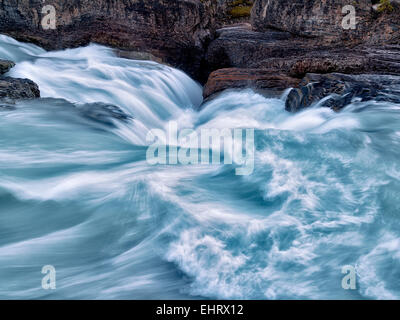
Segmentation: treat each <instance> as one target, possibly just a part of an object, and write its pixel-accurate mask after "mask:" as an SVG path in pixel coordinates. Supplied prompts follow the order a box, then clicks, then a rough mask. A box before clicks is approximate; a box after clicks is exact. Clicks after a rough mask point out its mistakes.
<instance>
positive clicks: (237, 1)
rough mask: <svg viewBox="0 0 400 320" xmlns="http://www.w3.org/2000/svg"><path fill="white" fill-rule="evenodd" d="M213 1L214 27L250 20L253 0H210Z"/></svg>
mask: <svg viewBox="0 0 400 320" xmlns="http://www.w3.org/2000/svg"><path fill="white" fill-rule="evenodd" d="M211 1H212V2H213V3H214V8H215V12H214V16H215V20H216V24H215V25H216V27H223V26H227V25H232V24H235V23H243V22H250V14H251V9H252V7H253V4H254V0H211Z"/></svg>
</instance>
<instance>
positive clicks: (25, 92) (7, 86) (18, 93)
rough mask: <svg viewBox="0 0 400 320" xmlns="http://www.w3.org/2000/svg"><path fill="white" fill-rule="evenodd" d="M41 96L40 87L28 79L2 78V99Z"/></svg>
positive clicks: (0, 96)
mask: <svg viewBox="0 0 400 320" xmlns="http://www.w3.org/2000/svg"><path fill="white" fill-rule="evenodd" d="M39 97H40V91H39V87H38V85H37V84H36V83H34V82H33V81H31V80H28V79H14V78H10V77H5V78H0V100H6V101H9V100H17V99H34V98H39Z"/></svg>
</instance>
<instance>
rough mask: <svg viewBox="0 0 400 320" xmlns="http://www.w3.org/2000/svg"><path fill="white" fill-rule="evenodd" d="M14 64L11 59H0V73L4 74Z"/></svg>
mask: <svg viewBox="0 0 400 320" xmlns="http://www.w3.org/2000/svg"><path fill="white" fill-rule="evenodd" d="M14 66H15V63H14V62H12V61H8V60H0V75H2V74H5V73H6V72H8V71H9V70H10V69H11V68H12V67H14Z"/></svg>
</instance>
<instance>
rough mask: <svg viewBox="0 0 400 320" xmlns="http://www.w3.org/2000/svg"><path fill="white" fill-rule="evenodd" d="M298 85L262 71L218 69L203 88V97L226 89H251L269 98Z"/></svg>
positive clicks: (292, 79) (268, 71) (293, 80)
mask: <svg viewBox="0 0 400 320" xmlns="http://www.w3.org/2000/svg"><path fill="white" fill-rule="evenodd" d="M299 83H300V80H299V79H295V78H292V77H289V76H287V75H285V74H278V73H275V72H271V71H270V70H263V69H240V68H229V69H220V70H217V71H214V72H213V73H211V75H210V77H209V78H208V81H207V83H206V85H205V87H204V92H203V96H204V98H206V99H207V98H209V97H210V96H212V95H214V94H216V93H218V92H221V91H223V90H226V89H230V88H236V89H242V88H252V89H254V90H255V91H258V92H261V93H264V94H266V95H269V96H278V95H280V94H282V92H283V91H284V90H285V89H287V88H291V87H295V86H297V85H298V84H299Z"/></svg>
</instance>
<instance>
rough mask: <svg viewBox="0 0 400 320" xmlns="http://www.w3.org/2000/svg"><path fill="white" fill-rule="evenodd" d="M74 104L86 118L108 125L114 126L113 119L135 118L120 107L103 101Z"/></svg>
mask: <svg viewBox="0 0 400 320" xmlns="http://www.w3.org/2000/svg"><path fill="white" fill-rule="evenodd" d="M73 106H74V107H75V108H76V109H77V110H78V111H79V113H80V114H81V115H82V116H84V117H85V118H87V119H89V120H92V121H95V122H98V123H101V124H105V125H108V126H114V123H113V119H115V120H119V121H122V122H126V121H128V120H130V119H132V118H133V117H131V116H130V115H128V114H126V113H125V112H124V111H123V110H122V109H121V108H120V107H118V106H115V105H111V104H106V103H102V102H95V103H86V104H80V105H73Z"/></svg>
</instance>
